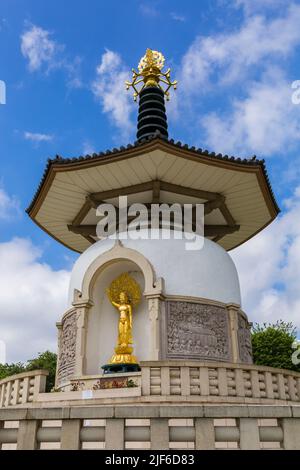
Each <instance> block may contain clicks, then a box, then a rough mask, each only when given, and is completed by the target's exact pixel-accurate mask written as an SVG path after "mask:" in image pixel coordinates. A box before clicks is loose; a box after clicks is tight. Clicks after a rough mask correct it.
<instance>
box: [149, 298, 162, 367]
mask: <svg viewBox="0 0 300 470" xmlns="http://www.w3.org/2000/svg"><path fill="white" fill-rule="evenodd" d="M160 302H161V300H160V296H154V297H148V311H149V319H150V347H151V351H150V357H149V360H150V361H158V360H159V359H160V314H161V305H160Z"/></svg>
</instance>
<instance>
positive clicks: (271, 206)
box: [27, 137, 280, 252]
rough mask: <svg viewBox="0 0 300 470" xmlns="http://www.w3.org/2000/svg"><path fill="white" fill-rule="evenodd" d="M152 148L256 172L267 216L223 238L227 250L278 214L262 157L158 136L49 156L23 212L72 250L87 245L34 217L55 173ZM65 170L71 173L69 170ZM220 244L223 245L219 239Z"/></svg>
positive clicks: (105, 162) (117, 159)
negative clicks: (104, 148)
mask: <svg viewBox="0 0 300 470" xmlns="http://www.w3.org/2000/svg"><path fill="white" fill-rule="evenodd" d="M156 150H159V151H161V152H164V153H166V154H168V155H173V156H174V158H175V157H180V158H184V159H186V160H187V161H190V162H198V163H201V164H204V165H208V166H209V167H211V168H218V169H224V170H225V172H226V170H233V171H237V172H239V173H241V174H242V173H248V174H252V175H253V174H255V175H256V178H257V183H258V186H259V191H260V193H261V195H262V197H263V200H264V204H265V205H266V207H267V211H268V216H266V215H265V216H264V220H263V221H262V222H263V223H261V226H260V227H259V228H258V229H257V230H256V231H254V232H253V233H251V234H250V235H249V236H245V237H244V238H243V239H242V240H238V238H237V239H236V242H235V241H234V236H231V240H232V243H229V245H230V246H229V245H228V242H227V245H228V247H226V246H225V248H226V249H227V250H231V249H233V248H235V247H236V246H239V245H240V244H242V243H244V242H245V241H247V240H248V239H250V238H252V237H253V236H254V235H256V234H257V233H258V232H259V231H261V230H263V228H265V227H266V226H267V225H268V224H269V223H271V222H272V221H273V220H274V219H275V218H276V216H277V215H278V213H279V211H280V209H279V207H278V205H277V203H276V200H275V197H274V194H273V191H272V188H271V185H270V182H269V179H268V175H267V172H266V168H265V164H264V161H259V160H256V158H255V157H253V158H252V159H248V160H247V159H240V158H234V157H228V156H227V155H224V156H223V155H221V154H218V155H215V154H214V153H209V152H208V151H206V150H204V151H203V150H202V149H197V150H196V149H195V148H193V147H192V148H189V147H188V146H187V145H182V144H180V143H177V144H175V143H174V142H173V141H172V140H171V141H167V140H164V139H162V138H161V137H155V138H152V139H147V140H146V141H144V142H141V143H136V144H135V145H129V146H127V147H126V148H125V147H121V148H120V149H114V150H113V151H107V152H105V153H100V154H93V156H90V155H87V156H86V157H79V158H74V159H63V158H61V157H56V158H55V159H53V160H49V161H48V164H47V167H46V169H45V172H44V175H43V178H42V180H41V183H40V185H39V187H38V190H37V192H36V194H35V196H34V198H33V200H32V202H31V204H30V206H29V207H28V209H27V212H28V214H29V216H30V217H31V219H32V220H33V221H34V222H35V223H36V224H37V225H38V226H39V227H40V228H42V229H43V230H44V231H46V232H47V233H48V234H49V235H50V236H52V237H53V238H54V239H56V240H57V241H59V242H60V243H62V244H64V245H65V246H67V247H68V248H70V249H72V250H74V251H78V252H82V251H83V250H84V249H85V248H86V247H87V246H88V242H87V240H85V241H83V242H82V243H79V244H78V243H77V242H75V241H74V242H73V241H72V242H71V243H70V242H68V241H67V242H66V241H65V240H63V239H62V238H61V237H60V236H56V235H55V233H53V231H52V230H49V227H47V226H45V224H44V223H41V221H39V220H38V217H37V216H38V214H39V211H40V209H41V208H42V206H43V205H44V203H45V201H46V199H47V195H48V193H49V191H50V189H51V187H52V185H53V182H54V180H55V178H56V177H57V175H59V173H65V172H67V173H69V172H74V171H77V172H78V171H79V170H80V171H81V170H87V169H90V168H96V167H97V168H101V167H102V168H104V166H105V165H108V164H110V163H113V162H122V161H123V160H128V159H129V158H134V157H140V156H142V155H145V154H149V153H150V152H154V151H156ZM121 164H122V163H121ZM103 165H104V166H103ZM216 171H219V170H216ZM69 174H70V175H71V174H72V173H69ZM88 193H89V191H88V190H86V191H85V195H87V194H88ZM82 197H83V196H82ZM83 200H84V197H83ZM68 222H70V220H66V223H68ZM237 223H238V221H237ZM46 225H47V224H46ZM49 225H51V224H49ZM78 237H80V236H76V239H77V240H79V239H78ZM227 237H228V236H227ZM225 239H226V237H225ZM74 240H75V238H74ZM220 244H221V245H223V242H222V243H220ZM77 245H78V246H77ZM79 245H80V246H79ZM225 245H226V243H225Z"/></svg>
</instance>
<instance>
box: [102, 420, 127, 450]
mask: <svg viewBox="0 0 300 470" xmlns="http://www.w3.org/2000/svg"><path fill="white" fill-rule="evenodd" d="M124 425H125V420H124V419H123V418H110V419H107V420H106V428H105V449H106V450H122V449H124V448H125V442H124Z"/></svg>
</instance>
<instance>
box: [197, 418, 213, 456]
mask: <svg viewBox="0 0 300 470" xmlns="http://www.w3.org/2000/svg"><path fill="white" fill-rule="evenodd" d="M195 449H198V450H212V449H215V430H214V420H213V418H195Z"/></svg>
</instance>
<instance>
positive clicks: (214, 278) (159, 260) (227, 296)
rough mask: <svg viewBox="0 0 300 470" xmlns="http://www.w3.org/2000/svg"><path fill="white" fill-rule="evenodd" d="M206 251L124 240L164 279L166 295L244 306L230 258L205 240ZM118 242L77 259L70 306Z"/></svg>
mask: <svg viewBox="0 0 300 470" xmlns="http://www.w3.org/2000/svg"><path fill="white" fill-rule="evenodd" d="M203 242H204V243H203V247H202V248H201V249H198V250H191V251H189V250H187V249H186V240H185V239H184V238H183V239H181V240H180V239H179V240H178V239H171V240H162V239H159V240H143V239H138V240H131V239H127V240H122V245H123V246H124V247H125V248H129V249H132V250H136V251H137V252H139V253H140V254H142V255H143V256H144V257H145V258H146V259H147V260H148V261H149V263H150V264H151V265H152V267H153V270H154V272H155V274H156V277H158V278H163V280H164V284H165V293H166V295H176V296H180V295H184V296H190V297H200V298H203V299H209V300H214V301H218V302H223V303H225V304H227V303H235V304H238V305H241V296H240V286H239V280H238V274H237V271H236V268H235V265H234V263H233V260H232V258H231V257H230V255H229V254H228V253H227V252H226V251H225V250H224V249H223V248H222V247H221V246H220V245H218V244H217V243H215V242H213V241H211V240H209V239H207V238H205V239H204V240H203ZM114 244H115V240H111V239H106V240H99V241H98V242H96V243H94V244H93V245H91V246H90V247H89V248H88V249H87V250H85V251H84V253H82V254H81V255H80V256H79V258H78V259H77V261H76V263H75V265H74V267H73V270H72V274H71V280H70V287H69V304H70V305H71V303H72V300H73V293H74V289H77V290H79V291H82V282H83V278H84V275H85V273H86V272H87V270H88V268H89V266H90V265H91V264H92V263H93V262H94V261H95V260H96V258H98V257H99V256H100V255H102V254H104V253H105V252H107V251H108V250H110V249H111V248H112V247H113V246H114Z"/></svg>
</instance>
